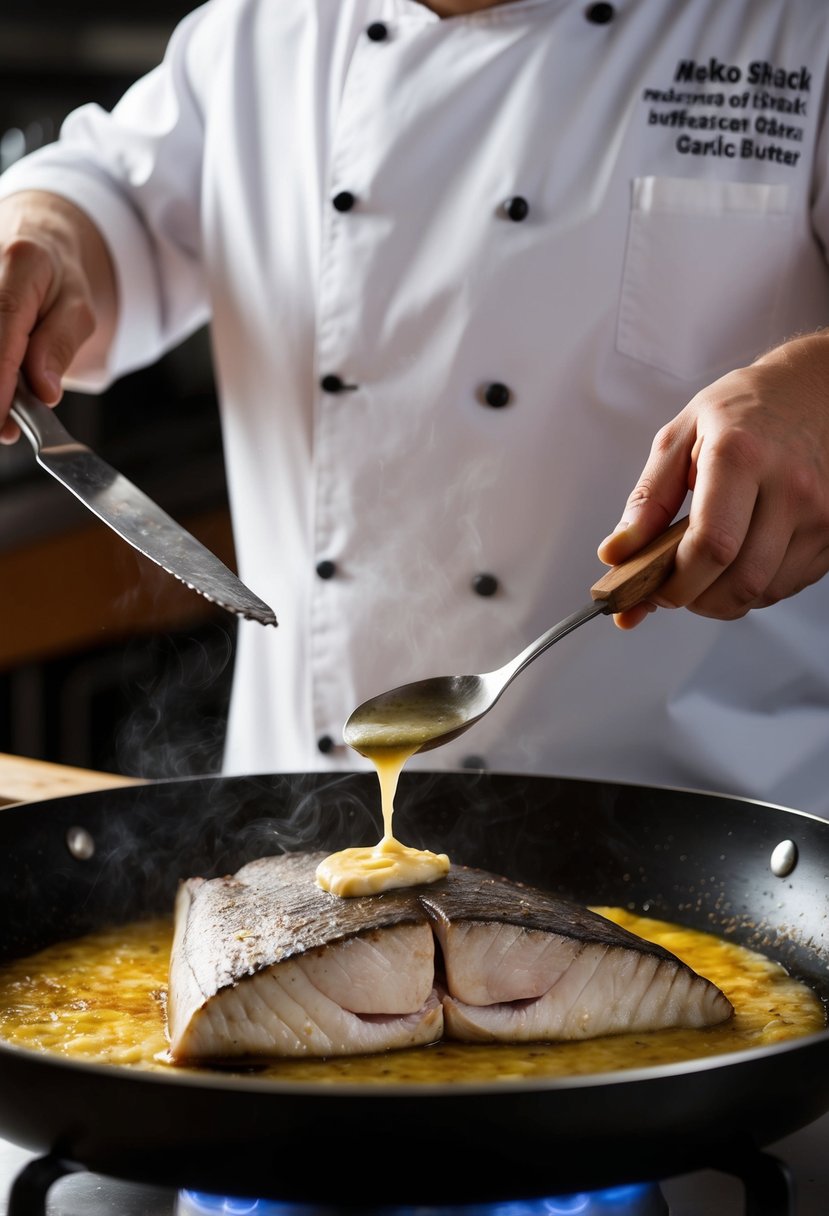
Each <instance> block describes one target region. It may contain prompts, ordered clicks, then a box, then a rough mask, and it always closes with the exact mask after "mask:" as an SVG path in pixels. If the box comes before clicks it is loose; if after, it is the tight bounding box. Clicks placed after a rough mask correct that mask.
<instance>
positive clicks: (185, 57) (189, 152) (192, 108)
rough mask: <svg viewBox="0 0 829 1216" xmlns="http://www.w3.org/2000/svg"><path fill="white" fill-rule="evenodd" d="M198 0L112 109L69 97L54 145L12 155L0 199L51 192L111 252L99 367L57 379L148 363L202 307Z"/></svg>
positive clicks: (203, 312)
mask: <svg viewBox="0 0 829 1216" xmlns="http://www.w3.org/2000/svg"><path fill="white" fill-rule="evenodd" d="M210 9H211V6H210V5H205V6H204V7H203V8H202V9H197V10H196V11H195V12H194V13H191V14H190V15H189V16H188V17H186V18H185V19H184V21H182V23H181V24H180V25H179V26H178V27H177V29H176V30H175V31H174V33H173V35H172V38H171V40H170V43H169V45H168V48H167V52H166V54H165V57H164V60H163V62H162V63H161V64H160V65H159V66H158V67H156V68H155V69H153V70H152V71H151V72H150V73H148V74H147V75H146V76H144V77H142V78H141V79H140V80H139V81H137V82H136V83H135V84H134V85H132V86H131V88H130V89H128V90H127V92H126V93H125V94H124V96H123V97H122V98H121V99H120V101H119V102H118V103H117V104H116V105H115V107H114V108H113V110H112V112H111V113H110V112H107V111H105V110H104V109H102V108H101V107H100V106H98V105H94V104H89V105H85V106H82V107H80V108H79V109H77V110H75V111H74V112H73V113H72V114H70V115H69V116H68V117H67V118H66V120H65V121H64V123H63V125H62V127H61V131H60V136H59V138H58V140H57V141H55V143H53V144H50V145H47V146H46V147H44V148H41V149H39V150H38V151H37V152H34V153H32V154H31V155H29V156H27V157H25V158H23V159H22V160H20V161H18V162H17V163H16V164H14V165H12V166H11V168H10V169H8V170H7V171H6V172H5V173H4V174H3V176H2V178H0V197H2V196H5V195H9V194H12V193H15V192H18V191H20V190H27V189H40V190H49V191H52V192H53V193H56V194H60V195H62V196H63V197H65V198H67V199H68V200H70V201H71V202H73V203H75V204H76V205H77V206H79V207H80V208H82V209H83V210H84V211H85V212H86V213H87V214H88V215H89V216H90V217H91V218H92V220H93V221H94V223H95V224H96V225H97V227H98V229H99V231H100V232H101V234H102V235H103V237H104V239H105V241H106V242H107V245H108V247H109V250H110V253H111V255H112V258H113V262H114V266H115V273H116V280H117V286H118V299H119V312H118V326H117V333H116V337H115V341H114V342H113V344H112V347H111V349H110V352H109V356H108V358H107V361H106V365H105V366H101V367H98V368H93V369H90V370H89V371H88V372H87V373H85V374H84V375H83V377H79V378H78V379H76V380H72V381H69V383H70V384H71V385H72V386H73V387H78V388H81V389H84V390H86V391H92V392H97V391H100V390H101V389H103V388H105V387H106V386H107V385H108V384H109V383H111V382H112V381H113V380H114V379H116V378H117V377H119V376H121V375H123V374H125V373H127V372H129V371H131V370H134V369H135V368H137V367H141V366H146V365H147V364H149V363H152V362H154V361H155V360H156V359H157V358H158V357H159V356H160V355H161V354H162V353H163V352H164V351H165V350H167V349H169V348H170V347H172V346H174V345H176V344H177V343H178V342H180V341H182V340H183V339H184V338H185V337H186V336H187V335H188V334H190V333H192V332H194V331H195V330H196V329H197V328H199V326H200V325H201V324H203V323H204V322H205V321H206V320H207V317H208V311H209V310H208V303H207V292H206V288H205V276H204V271H203V266H202V261H201V256H200V254H201V235H200V234H201V222H200V211H201V208H200V199H201V164H202V145H203V139H202V136H203V120H202V112H201V107H200V104H199V101H198V88H197V80H195V79H194V76H193V69H194V67H195V70H196V74H197V76H199V77H200V78H202V79H203V78H204V77H205V76H206V75H209V71H210V66H209V63H206V62H205V61H204V56H205V54H207V55H208V56H209V53H210V47H211V37H210V35H209V32H208V36H207V37H199V30H200V27H201V26H202V25H203V24H204V22H205V17H206V16H207V15H208V13H209V10H210Z"/></svg>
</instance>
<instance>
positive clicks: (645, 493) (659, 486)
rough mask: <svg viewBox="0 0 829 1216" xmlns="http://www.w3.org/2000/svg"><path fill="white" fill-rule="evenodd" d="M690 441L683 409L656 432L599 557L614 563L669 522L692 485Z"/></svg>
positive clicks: (635, 550)
mask: <svg viewBox="0 0 829 1216" xmlns="http://www.w3.org/2000/svg"><path fill="white" fill-rule="evenodd" d="M693 443H694V426H693V416H692V415H691V414H690V413H689V412H687V411H683V413H682V414H679V415H678V416H677V417H676V418H674V419H673V420H672V421H671V422H669V423H668V424H667V425H666V426H663V427H662V428H661V429H660V430H659V431H658V432H657V433H656V435H655V436H654V439H653V443H652V444H651V450H650V454H649V456H648V459H647V462H646V464H645V467H644V468H643V470H642V472H641V474H640V476H639V479H638V481H637V482H636V486H635V487H634V489H633V491H632V492H631V494H630V495H629V497H628V500H627V503H626V504H625V509H624V511H623V512H622V518H621V520H620V521H619V523H618V524H617V525H616V527H615V529H614V530H613V532H611V534H610V535H609V536H607V537H605V539H604V540H603V541H602V543H601V544H600V545H599V548H598V558H599V561H602V562H604V563H605V564H606V565H608V566H615V565H618V563H619V562H622V561H625V560H626V559H627V558H629V557H632V556H633V554H634V553H638V551H639V550H640V549H641V548H642V547H643V546H644V545H646V544H648V542H649V541H652V540H654V539H655V538H656V537H657V536H659V535H660V534H661V533H662V532H664V531H665V530H666V528H668V527H669V526H670V524H671V523H672V522H673V520H674V518H675V517H676V514H677V512H678V511H679V508H680V507H681V506H682V504H683V502H684V501H685V498H686V495H687V493H688V490H689V489H692V488H693V483H694V468H693V461H692V453H693ZM623 615H624V616H625V618H626V615H627V614H623Z"/></svg>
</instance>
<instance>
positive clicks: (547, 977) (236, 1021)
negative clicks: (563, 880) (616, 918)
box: [167, 852, 733, 1064]
mask: <svg viewBox="0 0 829 1216" xmlns="http://www.w3.org/2000/svg"><path fill="white" fill-rule="evenodd" d="M325 856H326V855H325V854H324V853H316V852H315V853H285V854H279V855H276V856H273V857H263V858H260V859H258V860H256V861H253V862H250V863H249V864H248V865H246V866H243V867H242V868H241V869H240V870H239V871H238V872H237V873H236V874H235V875H232V876H229V877H224V878H213V879H203V878H190V879H187V880H185V881H183V882H182V883H181V884H180V887H179V892H178V896H177V899H176V907H175V931H174V938H173V946H172V952H171V957H170V973H169V992H168V999H167V1019H168V1033H169V1038H170V1058H171V1059H172V1060H173V1061H174V1062H179V1063H186V1062H202V1063H204V1062H209V1063H216V1064H221V1063H225V1062H233V1061H239V1060H242V1059H254V1060H255V1059H256V1058H260V1059H261V1058H271V1059H273V1058H277V1057H280V1056H338V1055H357V1054H364V1053H373V1052H381V1051H388V1050H393V1049H399V1048H403V1047H413V1046H418V1045H422V1044H426V1043H433V1042H436V1041H437V1040H439V1039H441V1038H444V1037H445V1038H452V1039H457V1040H464V1041H469V1042H490V1043H491V1042H507V1043H516V1042H533V1041H550V1040H559V1039H561V1040H563V1039H586V1038H595V1037H598V1036H599V1035H604V1034H616V1033H622V1032H626V1031H634V1032H644V1031H651V1030H660V1029H667V1028H672V1027H683V1028H693V1027H704V1026H711V1025H716V1024H717V1023H720V1022H723V1021H725V1020H726V1019H728V1018H729V1017H730V1016H731V1015H732V1013H733V1008H732V1006H731V1003H730V1001H729V1000H728V998H727V997H726V996H725V994H724V993H723V992H722V991H721V990H720V989H719V988H718V987H717V986H716V985H715V984H713V983H711V982H710V981H709V980H707V979H705V978H704V977H703V976H701V975H699V974H698V973H697V972H695V971H694V970H692V969H691V968H690V967H689V966H687V964H685V963H683V962H682V961H681V960H680V959H678V958H677V957H676V956H675V955H673V954H671V953H670V952H669V951H667V950H665V949H664V948H663V947H661V946H657V945H654V944H653V943H651V942H648V941H646V940H644V939H642V938H639V937H637V936H636V935H635V934H632V933H630V932H628V931H627V930H625V929H622V928H620V927H619V926H618V925H616V924H614V923H613V922H612V921H610V920H607V919H606V918H605V917H602V916H600V915H598V914H597V913H594V912H592V911H591V910H590V909H588V908H585V907H582V906H581V905H578V904H574V903H571V902H569V901H567V900H564V899H560V898H559V897H558V896H556V895H554V894H552V893H551V892H548V891H544V890H541V889H539V888H535V887H530V886H526V885H524V884H522V883H517V882H513V881H511V880H509V879H507V878H504V877H502V876H500V875H497V874H491V873H488V872H486V871H483V870H477V869H473V868H470V867H464V866H452V867H451V869H450V870H449V872H448V873H447V874H446V876H445V877H444V878H441V879H439V880H438V881H437V882H433V883H429V884H424V885H420V886H415V887H408V888H398V889H393V890H389V891H385V892H383V893H382V894H380V895H368V896H357V897H354V898H351V899H341V898H339V897H338V896H336V895H333V894H331V893H329V892H326V891H323V890H321V888H320V887H319V886H318V885H317V883H316V881H315V873H316V869H317V866H318V865H319V864H320V862H321V861H322V860H323V858H324V857H325Z"/></svg>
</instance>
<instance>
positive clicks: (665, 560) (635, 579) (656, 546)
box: [590, 515, 688, 612]
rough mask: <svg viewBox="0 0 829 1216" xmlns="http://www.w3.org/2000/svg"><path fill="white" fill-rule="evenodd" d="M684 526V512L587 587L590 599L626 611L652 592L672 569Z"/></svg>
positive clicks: (615, 610)
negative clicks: (660, 533) (636, 550)
mask: <svg viewBox="0 0 829 1216" xmlns="http://www.w3.org/2000/svg"><path fill="white" fill-rule="evenodd" d="M687 528H688V516H687V515H685V516H683V518H682V519H678V520H677V521H676V523H674V524H671V526H670V528H668V530H667V532H663V533H662V535H661V536H657V538H656V540H653V541H651V543H650V544H649V545H645V547H644V549H640V550H639V552H638V553H636V554H634V556H633V557H630V558H628V560H627V561H626V562H620V563H619V565H618V566H612V567H611V568H610V570H608V572H607V574H603V575H602V577H601V578H600V579H599V581H598V582H597V583H594V584H593V586H592V587H591V588H590V594H591V595H592V597H593V599H594V600H603V601H604V602H605V603H606V604H607V608H606V611H607V612H626V611H627V610H628V608H635V607H636V605H637V604H641V602H642V600H646V599H647V598H648V596H649V595H653V593H654V591H656V590H657V588H658V587H661V586H662V584H663V583H664V582H665V580H666V579H667V578H668V575H669V574H670V573H671V571H672V570H673V568H674V558H675V557H676V551H677V549H678V548H679V542H680V541H681V540H682V537H683V536H684V535H685V532H686V530H687Z"/></svg>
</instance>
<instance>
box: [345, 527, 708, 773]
mask: <svg viewBox="0 0 829 1216" xmlns="http://www.w3.org/2000/svg"><path fill="white" fill-rule="evenodd" d="M687 527H688V517H687V516H685V517H684V518H683V519H680V520H678V521H677V522H676V523H674V524H672V525H671V527H670V528H668V530H667V531H666V532H663V534H662V535H661V536H658V537H657V538H656V540H655V541H652V542H651V544H649V545H646V546H645V548H644V549H642V550H640V552H639V553H637V554H635V555H634V556H633V557H631V558H629V559H628V561H626V562H621V563H620V564H619V565H618V566H613V567H612V568H611V569H610V570H608V572H607V573H606V574H604V575H603V576H602V578H600V579H599V580H598V582H596V583H594V584H593V586H592V587H591V589H590V593H591V601H590V603H589V604H587V605H585V607H583V608H580V609H579V610H578V611H577V612H574V613H573V614H572V615H571V616H568V617H565V618H564V620H563V621H559V623H558V624H557V625H554V626H553V627H552V629H548V630H547V631H546V633H543V634H542V635H541V637H540V638H537V639H536V640H535V641H534V642H532V643H531V644H530V645H529V646H527V648H526V649H525V650H522V651H521V653H520V654H518V655H516V656H515V658H514V659H511V660H510V661H509V662H508V663H505V664H504V665H503V667H498V668H497V669H496V670H495V671H488V672H484V673H483V674H482V675H460V676H433V677H431V678H430V679H426V680H416V681H415V682H414V683H412V684H401V685H399V687H397V688H392V689H390V690H389V691H388V692H383V693H380V694H379V695H378V696H376V697H371V698H369V700H368V701H364V702H363V703H362V705H359V706H358V707H357V708H356V709H355V710H354V711H353V713H352V714H351V715H350V717H349V718H348V721H347V722H346V724H345V727H344V728H343V739H344V740H345V742H346V743H347V744H348V745H349V747H352V748H354V750H355V751H357V752H359V753H360V755H363V756H369V757H374V756H376V755H377V754H378V753H383V752H392V751H394V752H399V753H401V754H407V755H414V754H415V752H426V751H430V750H431V749H432V748H434V747H440V746H441V745H442V744H444V743H448V742H449V741H450V740H451V739H456V738H457V737H458V735H462V734H463V733H464V731H467V730H469V728H470V726H474V724H475V723H476V722H478V721H479V720H480V719H481V718H482V717H483V716H484V714H486V713H488V712H489V710H490V709H492V707H493V705H495V703H496V702H497V701H498V699H499V698H500V696H501V694H502V693H503V692H504V690H505V689H506V688H507V687H508V686H509V685H510V684H511V683H512V681H513V680H514V679H515V677H516V676H517V675H518V674H519V673H520V672H522V671H523V670H524V668H525V667H527V666H528V665H529V664H530V663H532V661H533V660H534V659H537V658H538V656H539V655H540V654H543V652H544V651H545V650H547V649H549V647H550V646H552V645H553V643H555V642H558V641H559V640H560V639H561V638H563V637H565V636H566V634H568V633H571V632H572V631H573V630H574V629H577V628H578V627H579V625H583V624H584V623H585V621H589V620H591V619H592V618H593V617H594V616H600V615H605V616H606V615H610V614H613V613H617V612H625V611H627V610H628V609H629V608H634V607H635V606H636V605H637V604H640V603H642V601H643V600H646V599H647V598H648V597H649V596H650V595H653V593H654V592H655V591H656V590H657V588H658V587H660V586H661V585H662V583H664V582H665V580H666V579H667V578H668V575H669V574H670V573H671V571H672V569H673V566H674V558H675V556H676V551H677V548H678V547H679V542H680V540H681V539H682V537H683V536H684V534H685V531H686V529H687Z"/></svg>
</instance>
